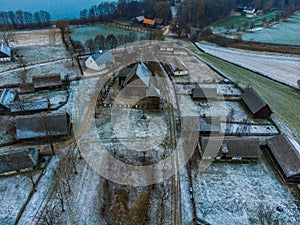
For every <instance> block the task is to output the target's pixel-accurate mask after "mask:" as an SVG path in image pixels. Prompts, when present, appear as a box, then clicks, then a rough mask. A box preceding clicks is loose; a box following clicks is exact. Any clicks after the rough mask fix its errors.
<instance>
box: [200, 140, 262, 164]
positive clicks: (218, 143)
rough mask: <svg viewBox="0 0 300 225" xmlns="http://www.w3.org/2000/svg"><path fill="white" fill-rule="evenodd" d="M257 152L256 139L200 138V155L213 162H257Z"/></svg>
mask: <svg viewBox="0 0 300 225" xmlns="http://www.w3.org/2000/svg"><path fill="white" fill-rule="evenodd" d="M208 144H209V146H210V147H207V146H208ZM213 148H218V149H213ZM259 151H260V147H259V139H258V138H257V137H236V136H226V137H224V138H223V137H215V136H214V137H201V149H200V153H201V155H202V156H205V157H207V158H213V159H215V160H257V159H258V156H259Z"/></svg>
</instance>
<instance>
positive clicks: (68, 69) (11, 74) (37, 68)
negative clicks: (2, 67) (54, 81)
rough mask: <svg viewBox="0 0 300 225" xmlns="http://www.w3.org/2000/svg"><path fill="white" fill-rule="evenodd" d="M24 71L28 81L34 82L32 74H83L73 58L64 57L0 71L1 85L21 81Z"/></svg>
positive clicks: (62, 75)
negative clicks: (72, 60) (24, 67)
mask: <svg viewBox="0 0 300 225" xmlns="http://www.w3.org/2000/svg"><path fill="white" fill-rule="evenodd" d="M22 73H25V77H26V82H32V76H34V75H43V74H53V73H60V75H61V77H62V79H63V78H64V77H65V76H66V75H67V74H68V75H70V77H76V76H81V75H80V71H79V69H78V67H77V66H76V65H75V66H74V67H73V66H72V62H71V59H64V60H59V61H54V62H46V63H41V64H37V65H32V66H26V71H24V69H23V68H18V69H13V70H10V71H7V72H2V73H0V79H1V85H5V84H16V83H21V82H22V80H21V77H22Z"/></svg>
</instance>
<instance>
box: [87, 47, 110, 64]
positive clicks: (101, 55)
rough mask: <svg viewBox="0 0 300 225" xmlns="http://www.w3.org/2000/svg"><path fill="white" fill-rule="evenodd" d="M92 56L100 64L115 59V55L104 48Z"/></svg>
mask: <svg viewBox="0 0 300 225" xmlns="http://www.w3.org/2000/svg"><path fill="white" fill-rule="evenodd" d="M91 57H92V58H93V60H94V61H95V62H96V64H97V65H98V66H100V65H103V64H106V63H110V62H114V61H115V58H114V56H113V55H112V54H111V52H110V51H109V50H104V51H101V52H97V53H94V54H92V55H91Z"/></svg>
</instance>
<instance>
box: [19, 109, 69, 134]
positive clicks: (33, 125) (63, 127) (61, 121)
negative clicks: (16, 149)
mask: <svg viewBox="0 0 300 225" xmlns="http://www.w3.org/2000/svg"><path fill="white" fill-rule="evenodd" d="M69 130H70V129H69V115H68V114H67V113H63V112H61V113H51V114H45V113H40V114H34V115H28V116H17V117H16V138H17V140H30V139H49V138H68V137H69Z"/></svg>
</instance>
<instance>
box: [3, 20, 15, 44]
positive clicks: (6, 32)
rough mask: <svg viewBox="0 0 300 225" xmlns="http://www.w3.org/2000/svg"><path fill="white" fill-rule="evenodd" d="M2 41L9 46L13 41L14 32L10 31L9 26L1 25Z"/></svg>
mask: <svg viewBox="0 0 300 225" xmlns="http://www.w3.org/2000/svg"><path fill="white" fill-rule="evenodd" d="M1 30H2V31H1V39H2V41H3V42H4V43H5V44H6V45H8V46H9V44H10V42H12V41H13V31H12V30H11V29H9V27H8V25H7V24H3V25H1Z"/></svg>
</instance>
